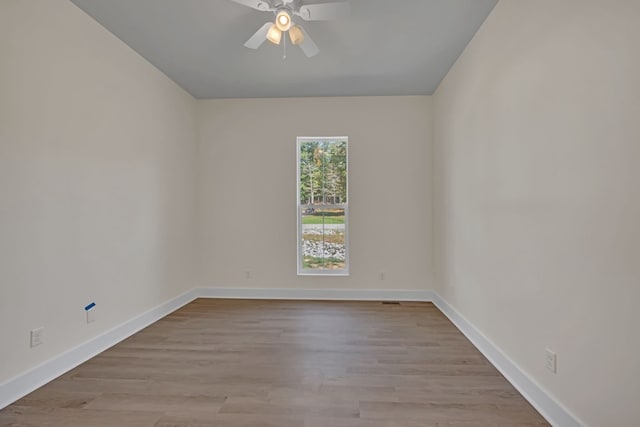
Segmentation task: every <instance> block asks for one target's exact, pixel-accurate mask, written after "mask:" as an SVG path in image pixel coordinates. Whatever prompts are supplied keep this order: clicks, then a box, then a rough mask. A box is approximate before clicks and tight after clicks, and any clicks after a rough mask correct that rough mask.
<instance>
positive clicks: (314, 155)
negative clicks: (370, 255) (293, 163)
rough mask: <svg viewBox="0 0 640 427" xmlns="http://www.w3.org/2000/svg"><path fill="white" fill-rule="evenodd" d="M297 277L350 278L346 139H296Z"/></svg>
mask: <svg viewBox="0 0 640 427" xmlns="http://www.w3.org/2000/svg"><path fill="white" fill-rule="evenodd" d="M297 146H298V156H297V158H298V185H297V187H298V214H297V215H298V274H300V275H316V274H322V275H347V274H349V245H348V238H347V237H348V217H349V206H348V195H347V193H348V191H347V188H348V186H347V138H346V137H340V138H307V137H304V138H302V137H301V138H298V144H297Z"/></svg>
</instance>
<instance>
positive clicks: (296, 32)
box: [289, 25, 304, 45]
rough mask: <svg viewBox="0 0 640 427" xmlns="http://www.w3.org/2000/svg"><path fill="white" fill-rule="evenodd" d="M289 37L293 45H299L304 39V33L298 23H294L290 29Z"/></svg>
mask: <svg viewBox="0 0 640 427" xmlns="http://www.w3.org/2000/svg"><path fill="white" fill-rule="evenodd" d="M289 38H290V39H291V44H292V45H299V44H300V43H302V42H303V41H304V33H303V32H302V29H301V28H300V27H299V26H298V25H294V26H293V27H291V28H290V29H289Z"/></svg>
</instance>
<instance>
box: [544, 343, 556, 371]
mask: <svg viewBox="0 0 640 427" xmlns="http://www.w3.org/2000/svg"><path fill="white" fill-rule="evenodd" d="M557 359H558V356H557V355H556V353H555V352H553V351H552V350H549V349H547V350H546V351H545V359H544V364H545V366H546V367H547V370H548V371H550V372H552V373H554V374H555V373H556V370H557V365H556V363H557Z"/></svg>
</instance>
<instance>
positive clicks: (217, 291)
mask: <svg viewBox="0 0 640 427" xmlns="http://www.w3.org/2000/svg"><path fill="white" fill-rule="evenodd" d="M195 291H196V293H197V295H198V297H200V298H235V299H287V300H338V301H432V300H433V297H434V293H433V292H432V291H426V290H425V291H419V290H385V289H266V288H262V289H260V288H198V289H196V290H195Z"/></svg>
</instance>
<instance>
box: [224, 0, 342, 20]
mask: <svg viewBox="0 0 640 427" xmlns="http://www.w3.org/2000/svg"><path fill="white" fill-rule="evenodd" d="M234 1H235V0H234ZM350 11H351V7H350V5H349V3H347V2H336V3H318V4H305V5H303V6H300V11H299V12H298V13H296V15H298V16H300V17H301V18H302V19H304V20H305V21H330V20H332V19H340V18H344V17H345V16H348V15H349V12H350Z"/></svg>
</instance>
